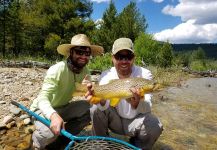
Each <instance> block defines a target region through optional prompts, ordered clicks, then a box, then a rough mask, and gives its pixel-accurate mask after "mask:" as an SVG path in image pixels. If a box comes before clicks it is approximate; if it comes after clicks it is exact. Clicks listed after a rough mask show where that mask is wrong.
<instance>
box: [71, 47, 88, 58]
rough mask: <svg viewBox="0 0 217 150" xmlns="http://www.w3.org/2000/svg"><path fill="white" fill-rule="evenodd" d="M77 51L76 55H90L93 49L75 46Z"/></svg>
mask: <svg viewBox="0 0 217 150" xmlns="http://www.w3.org/2000/svg"><path fill="white" fill-rule="evenodd" d="M73 50H74V51H75V54H76V55H80V56H83V55H85V56H90V55H91V51H87V48H74V49H73Z"/></svg>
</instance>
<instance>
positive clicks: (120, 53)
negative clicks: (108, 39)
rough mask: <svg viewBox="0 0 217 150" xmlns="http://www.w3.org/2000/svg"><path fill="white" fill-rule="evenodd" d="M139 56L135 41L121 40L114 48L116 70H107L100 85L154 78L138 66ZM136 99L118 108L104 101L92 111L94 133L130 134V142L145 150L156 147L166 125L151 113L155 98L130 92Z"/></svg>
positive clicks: (122, 101)
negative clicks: (136, 54)
mask: <svg viewBox="0 0 217 150" xmlns="http://www.w3.org/2000/svg"><path fill="white" fill-rule="evenodd" d="M134 60H135V53H134V47H133V43H132V41H131V39H129V38H119V39H117V40H116V41H115V42H114V44H113V47H112V62H113V64H114V67H112V68H110V69H108V70H106V71H104V72H103V73H102V74H101V76H100V81H99V84H100V85H103V84H107V83H109V82H110V81H112V80H115V79H124V78H133V77H140V78H145V79H148V80H151V79H152V74H151V72H150V71H149V70H148V69H145V68H143V67H139V66H136V65H134ZM88 87H89V92H88V93H87V94H86V97H87V99H88V100H89V101H91V98H92V94H93V93H94V91H93V89H91V85H89V86H88ZM130 90H131V92H132V94H133V97H132V98H129V99H127V100H125V99H121V100H120V102H119V103H118V105H117V106H116V107H111V106H110V105H109V100H101V101H100V103H99V104H97V105H93V107H92V108H91V119H92V122H93V134H94V135H98V136H109V132H108V129H110V131H112V132H114V133H116V134H121V135H127V136H129V137H130V143H131V144H133V145H135V146H137V147H139V148H141V149H144V150H149V149H152V146H153V145H154V143H155V142H156V140H157V139H158V137H159V136H160V134H161V133H162V130H163V126H162V124H161V123H160V121H159V120H158V119H157V117H155V116H154V115H153V114H152V113H151V95H150V94H145V95H142V96H141V95H140V91H139V89H136V88H133V87H132V89H130Z"/></svg>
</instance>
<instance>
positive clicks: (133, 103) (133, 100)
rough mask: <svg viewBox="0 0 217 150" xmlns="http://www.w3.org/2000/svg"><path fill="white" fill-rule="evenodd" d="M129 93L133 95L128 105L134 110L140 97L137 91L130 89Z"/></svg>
mask: <svg viewBox="0 0 217 150" xmlns="http://www.w3.org/2000/svg"><path fill="white" fill-rule="evenodd" d="M130 91H131V92H132V93H133V97H132V98H131V99H130V104H131V106H132V107H133V108H134V109H136V108H137V106H138V104H139V101H140V99H141V98H142V97H141V96H140V91H139V89H136V88H131V89H130Z"/></svg>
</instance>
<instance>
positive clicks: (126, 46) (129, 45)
mask: <svg viewBox="0 0 217 150" xmlns="http://www.w3.org/2000/svg"><path fill="white" fill-rule="evenodd" d="M121 50H129V51H131V52H132V53H134V48H133V42H132V40H131V39H129V38H119V39H117V40H115V41H114V44H113V46H112V54H113V55H115V54H116V53H117V52H119V51H121Z"/></svg>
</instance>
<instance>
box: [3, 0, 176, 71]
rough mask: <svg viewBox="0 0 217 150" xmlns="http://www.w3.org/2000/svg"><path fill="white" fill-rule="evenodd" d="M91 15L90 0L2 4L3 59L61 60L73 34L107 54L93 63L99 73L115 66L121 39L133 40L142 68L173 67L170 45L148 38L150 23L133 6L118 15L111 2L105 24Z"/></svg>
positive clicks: (29, 0)
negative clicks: (113, 58) (114, 51)
mask: <svg viewBox="0 0 217 150" xmlns="http://www.w3.org/2000/svg"><path fill="white" fill-rule="evenodd" d="M92 12H93V3H92V2H90V1H89V0H0V21H1V22H0V53H1V56H2V57H3V58H4V57H6V58H14V57H20V56H31V57H41V58H46V59H50V60H57V59H61V56H60V55H57V52H56V48H57V46H58V45H59V44H63V43H69V42H70V40H71V37H72V36H73V35H75V34H78V33H84V34H87V35H88V37H90V39H91V42H92V43H93V44H99V45H102V46H103V47H104V49H105V53H108V54H105V57H103V60H101V59H98V60H97V59H96V60H95V61H96V62H94V61H93V60H92V62H93V63H94V65H96V66H97V64H98V63H97V61H99V62H100V63H99V64H100V65H101V67H102V66H107V65H109V64H110V63H111V62H110V60H109V59H107V56H109V52H111V49H112V44H113V42H114V40H116V39H117V38H120V37H128V38H131V39H132V41H133V42H134V44H135V51H136V55H137V59H136V62H137V63H138V64H142V65H152V64H153V65H157V66H160V67H169V66H171V65H173V64H174V58H175V57H176V56H175V55H174V54H173V47H172V45H171V44H169V43H168V42H158V41H155V40H154V38H153V36H152V35H150V34H148V33H147V32H146V30H147V27H148V23H147V21H146V19H145V16H144V15H142V14H141V13H140V12H139V9H138V8H137V6H136V3H135V2H134V1H131V2H130V3H129V4H128V5H127V6H126V7H125V8H124V9H123V10H122V11H121V12H120V13H118V12H117V9H116V7H115V4H114V2H113V1H112V0H111V1H110V3H109V6H108V8H107V9H106V10H105V11H104V13H103V17H102V20H98V21H97V22H95V21H94V20H93V19H92V18H91V14H92ZM108 58H109V57H108ZM103 61H105V63H106V64H102V62H103ZM176 62H177V61H176ZM93 63H92V64H93Z"/></svg>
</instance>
